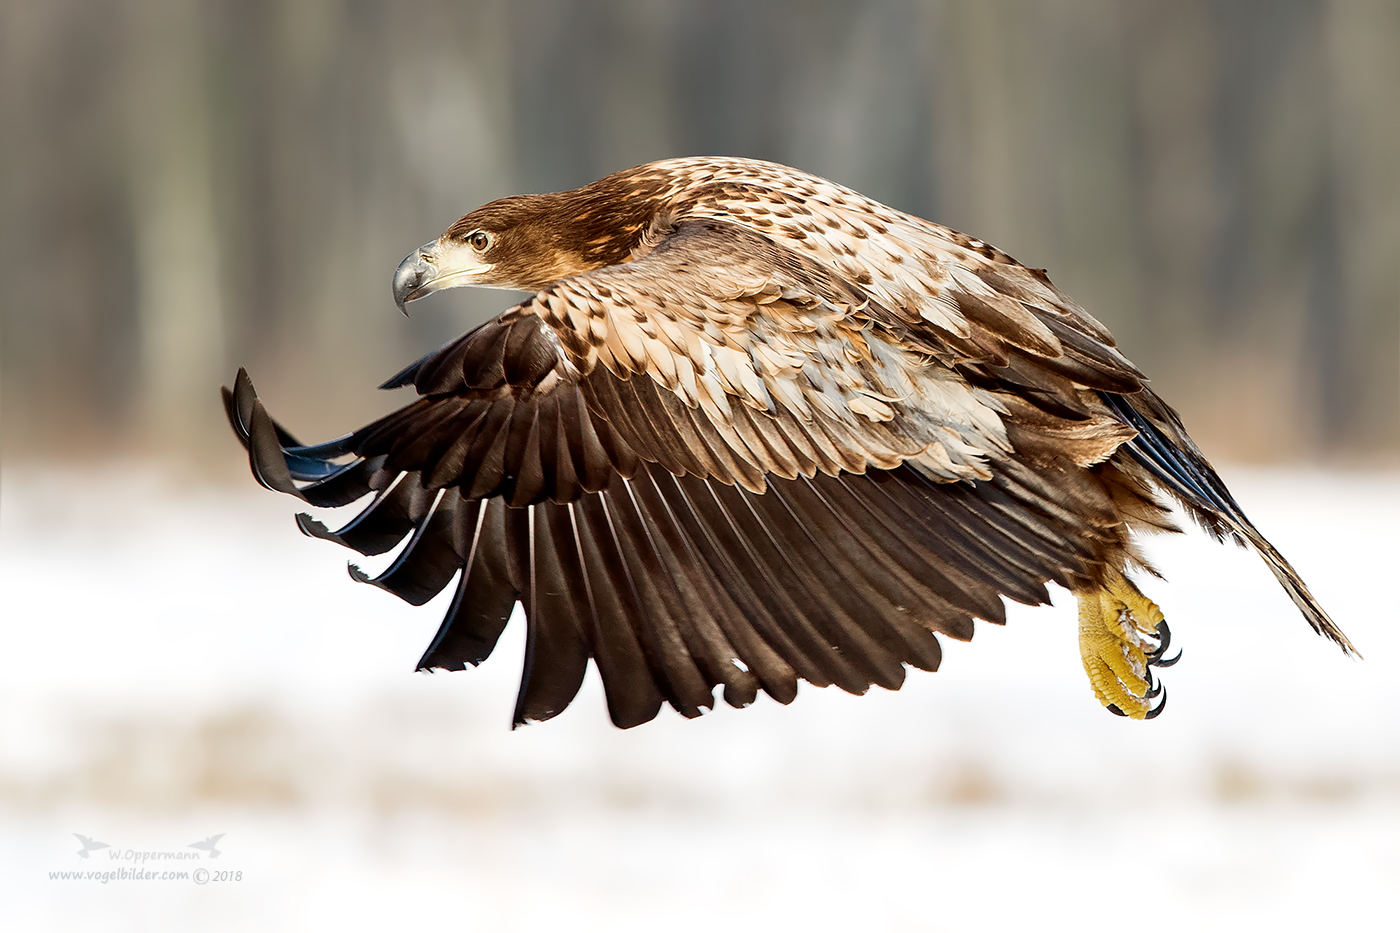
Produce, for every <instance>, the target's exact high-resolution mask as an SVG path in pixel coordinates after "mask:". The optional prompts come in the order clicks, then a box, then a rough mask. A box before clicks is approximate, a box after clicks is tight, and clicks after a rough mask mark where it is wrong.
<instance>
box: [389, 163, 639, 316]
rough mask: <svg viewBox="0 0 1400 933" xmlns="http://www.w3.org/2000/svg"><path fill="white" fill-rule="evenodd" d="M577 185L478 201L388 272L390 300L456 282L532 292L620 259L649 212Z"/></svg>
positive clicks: (401, 303) (404, 300)
mask: <svg viewBox="0 0 1400 933" xmlns="http://www.w3.org/2000/svg"><path fill="white" fill-rule="evenodd" d="M591 188H593V186H589V188H581V189H578V190H576V191H565V192H559V193H554V194H526V195H518V196H515V197H509V198H501V199H500V200H499V201H492V202H491V203H490V204H485V205H482V206H481V207H478V208H477V209H476V210H474V211H472V212H471V213H470V214H467V215H466V216H465V217H463V218H462V219H461V220H459V221H457V222H456V223H455V224H453V225H452V226H450V227H448V228H447V232H446V233H444V234H443V235H442V236H440V237H438V238H437V239H436V240H433V241H432V242H431V243H425V244H424V245H423V246H421V247H419V248H418V249H417V250H414V252H413V253H412V254H411V255H409V256H408V257H407V258H406V259H404V261H403V262H401V263H400V264H399V268H398V270H397V271H396V272H395V273H394V301H395V303H396V304H398V306H399V310H403V307H404V305H405V304H406V303H407V302H410V301H414V300H416V299H418V298H422V297H424V296H425V295H430V294H432V293H433V292H435V291H439V290H441V289H444V288H455V287H456V286H458V285H483V286H487V287H491V288H511V289H518V290H520V291H528V292H533V291H539V290H540V289H542V288H544V287H545V286H547V285H549V284H550V283H551V282H556V281H558V280H559V279H562V278H564V277H566V276H570V275H577V274H579V273H581V272H588V271H590V270H592V269H597V268H601V267H602V266H608V265H613V264H615V263H619V262H625V261H627V260H628V259H629V258H631V256H632V253H633V250H634V249H635V248H636V246H637V245H638V243H639V242H640V241H641V238H642V234H643V232H644V230H645V229H646V226H647V224H648V223H649V222H650V219H651V214H652V213H654V210H653V207H652V205H651V204H649V203H648V202H646V201H645V200H643V201H641V202H640V203H639V202H637V201H633V202H631V203H619V202H618V201H617V200H615V199H613V198H610V197H609V195H610V193H611V192H607V191H598V190H590V189H591Z"/></svg>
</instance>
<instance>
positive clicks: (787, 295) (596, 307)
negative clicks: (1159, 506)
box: [226, 221, 1132, 726]
mask: <svg viewBox="0 0 1400 933" xmlns="http://www.w3.org/2000/svg"><path fill="white" fill-rule="evenodd" d="M908 331H909V328H908V327H904V326H900V325H899V323H898V316H897V312H896V311H895V309H891V308H888V307H884V306H883V305H881V303H880V302H878V301H875V300H873V299H872V298H871V296H870V294H869V293H868V292H866V291H864V290H863V289H861V288H860V287H859V285H858V284H856V283H851V282H849V281H846V280H844V279H843V278H842V277H841V276H839V275H833V274H831V272H830V270H828V269H826V268H825V267H823V266H822V265H820V264H819V263H816V262H814V261H812V260H811V259H809V258H807V257H803V256H801V255H800V254H798V253H796V252H793V251H790V250H787V249H785V248H783V247H781V246H777V245H775V244H774V243H773V242H772V241H771V240H768V239H765V238H764V237H761V236H758V235H755V234H754V233H752V232H751V231H747V230H744V229H743V228H742V227H737V226H734V225H729V224H724V223H722V222H718V221H703V222H695V223H682V224H681V225H679V226H678V227H677V228H676V229H675V230H674V231H673V232H672V233H671V234H670V235H669V236H668V237H666V238H665V239H664V240H663V241H662V242H661V243H660V244H659V245H657V246H656V247H655V248H654V249H653V250H652V252H651V253H650V254H648V255H646V256H645V257H643V258H640V259H638V260H636V261H634V262H631V263H627V264H624V265H621V266H613V267H609V268H606V269H602V270H598V271H596V272H592V273H589V274H586V275H582V276H577V277H573V278H569V279H565V280H562V281H561V282H558V283H556V284H554V285H553V286H551V287H549V288H547V289H545V290H544V291H542V292H540V293H539V294H537V295H535V296H534V297H533V298H532V299H530V300H529V301H527V302H525V303H524V304H522V305H520V306H519V307H517V308H515V309H512V311H510V312H507V313H506V314H505V315H502V316H501V317H500V318H498V319H496V320H494V321H492V322H489V323H487V324H486V325H483V326H482V327H480V328H478V329H477V330H475V331H473V332H471V333H469V334H467V335H466V336H464V337H462V338H460V339H458V340H456V341H454V342H452V343H450V344H448V345H447V346H445V347H443V348H442V349H441V350H439V351H437V352H435V353H433V354H430V355H429V356H427V357H425V358H424V359H422V360H420V361H419V362H418V363H416V364H414V365H413V366H411V367H409V368H408V369H407V370H405V371H404V372H402V373H400V374H399V375H398V376H396V377H395V378H394V379H393V380H390V383H388V385H390V386H395V385H408V384H410V383H411V384H413V385H414V386H415V387H416V388H417V390H418V392H419V393H420V396H421V397H420V398H419V399H418V400H417V401H415V402H413V403H411V404H410V405H408V406H406V407H404V408H402V409H400V410H399V411H397V412H394V413H393V414H390V415H388V416H386V417H385V418H382V419H380V420H379V421H377V422H374V423H373V424H370V425H368V426H367V427H365V428H363V429H361V430H359V431H357V432H355V433H354V434H351V435H347V436H346V437H344V438H341V439H339V440H337V441H333V442H331V443H329V444H323V445H317V446H312V447H307V446H302V445H300V444H298V443H297V442H296V440H295V439H294V438H292V437H291V436H290V435H289V434H287V433H286V432H285V431H284V430H282V429H281V428H280V427H278V426H277V425H276V424H275V423H274V422H273V421H272V420H271V419H270V418H269V417H268V415H267V414H266V412H265V411H264V410H263V408H262V405H261V403H260V402H258V401H257V399H256V396H255V394H254V393H253V391H252V386H251V384H250V383H249V382H248V380H247V377H246V375H243V374H241V373H240V378H239V381H238V383H237V385H236V387H235V390H234V391H233V392H232V393H227V395H226V401H227V404H228V410H229V417H230V420H231V422H232V423H233V424H234V427H235V430H236V431H238V433H239V435H240V437H242V438H243V439H244V442H245V444H246V445H247V446H248V448H249V451H250V460H251V462H252V465H253V470H254V472H255V474H256V475H257V476H258V478H259V479H260V481H262V482H263V483H264V484H265V485H267V486H269V487H271V488H274V489H279V490H281V491H284V492H288V493H292V494H294V495H297V496H300V497H301V498H303V499H305V500H306V501H308V502H310V503H312V504H314V505H342V504H347V503H349V502H351V501H353V500H355V499H356V498H359V497H361V496H364V495H366V494H368V493H370V492H373V493H374V498H373V499H372V501H371V502H370V504H369V505H368V506H367V507H366V508H365V509H364V510H363V511H362V512H361V514H360V515H359V516H358V517H357V518H355V519H354V520H353V521H351V522H350V523H349V524H347V525H346V526H345V527H343V528H341V529H339V530H337V531H334V532H332V531H329V530H327V529H325V528H324V527H322V526H321V525H320V524H319V523H317V522H315V521H314V520H312V519H310V518H308V517H305V516H303V517H302V518H301V523H302V527H303V529H304V530H306V531H307V533H309V534H313V535H316V536H318V537H325V538H329V539H331V540H335V541H338V542H340V543H342V544H345V545H347V546H349V547H351V548H354V549H356V550H359V551H361V552H362V553H367V554H370V553H382V552H384V551H387V550H389V549H391V548H392V547H394V546H395V545H396V544H399V543H400V542H401V541H402V540H403V539H404V538H405V537H406V536H409V535H412V538H411V540H410V541H409V543H408V545H407V546H406V547H405V549H404V550H403V551H402V553H401V554H400V555H399V556H398V558H397V559H396V560H395V561H394V562H393V564H392V565H391V566H390V567H389V569H388V570H386V571H385V572H384V573H383V574H381V575H380V576H379V577H377V578H375V579H374V580H373V581H371V582H374V583H376V584H378V585H379V586H382V587H384V588H386V589H388V590H390V591H392V592H395V593H397V594H398V595H400V596H402V597H403V598H405V599H407V600H409V601H410V602H414V603H421V602H424V601H426V600H427V599H428V598H430V597H431V596H432V595H434V594H435V593H437V592H439V591H440V590H441V589H442V588H443V587H444V586H446V585H447V584H448V583H449V582H450V580H451V578H452V577H453V575H454V574H457V573H458V571H459V569H462V568H465V569H462V572H461V573H460V575H459V580H458V585H457V591H456V596H455V598H454V600H453V602H452V605H451V607H450V609H449V610H448V613H447V616H446V618H445V619H444V621H443V624H442V626H441V628H440V630H439V632H438V634H437V636H436V638H435V639H434V642H433V644H432V645H431V646H430V647H429V649H428V651H427V653H426V654H425V655H424V657H423V659H422V661H421V662H420V666H421V667H424V668H433V667H438V668H455V669H460V668H461V667H463V666H464V665H466V664H476V663H479V662H480V661H481V660H483V659H484V658H485V657H486V656H487V655H488V654H489V653H490V651H491V650H492V648H493V646H494V644H495V642H496V639H497V637H498V636H499V634H500V632H501V630H502V628H503V627H504V625H505V622H506V619H507V617H508V616H509V614H510V612H511V609H512V607H513V606H514V603H515V602H516V601H517V599H518V600H519V601H520V602H522V604H523V605H524V609H525V613H526V617H527V621H528V640H527V646H528V647H527V653H526V660H525V671H524V676H523V678H522V683H521V689H520V694H519V699H518V703H517V709H516V719H517V722H523V721H526V720H538V719H545V718H548V717H550V716H553V715H555V714H557V713H559V712H560V711H561V710H563V708H564V707H565V706H566V705H567V704H568V702H569V701H570V700H571V699H572V698H573V696H574V695H575V693H576V692H577V690H578V688H579V685H580V683H581V681H582V678H583V674H584V670H585V667H586V664H587V660H588V658H589V657H593V658H594V659H595V662H596V663H597V665H598V667H599V670H600V673H601V675H602V679H603V684H604V688H605V690H606V693H607V697H608V704H609V709H610V712H611V714H612V717H613V720H614V721H615V722H616V723H617V724H618V725H620V726H631V725H636V724H638V723H641V722H645V721H647V720H649V719H651V718H652V717H653V716H655V714H656V712H657V709H658V707H659V705H660V703H661V701H662V700H663V699H664V700H666V701H669V702H670V703H671V704H672V705H673V706H674V707H675V708H676V709H677V710H679V711H680V712H682V713H683V714H685V715H687V716H691V715H697V714H698V713H699V712H701V711H702V709H704V708H708V707H710V706H712V705H713V702H714V701H713V690H714V688H715V687H716V686H718V685H723V687H724V695H725V698H726V700H728V701H729V702H730V703H732V704H734V705H745V704H747V703H748V702H751V701H752V700H753V698H754V696H755V695H756V692H757V690H758V689H759V688H760V687H761V688H762V689H764V690H765V691H766V692H768V693H769V694H770V695H772V696H773V697H774V698H776V699H778V700H779V701H780V702H788V701H790V700H791V699H792V698H793V696H794V695H795V692H796V679H797V678H798V677H801V678H804V679H806V680H808V681H810V682H812V683H815V684H818V685H826V684H831V683H835V684H838V685H840V686H841V687H843V688H844V689H847V690H850V691H852V692H863V691H865V690H866V689H868V687H869V686H870V685H871V684H879V685H881V686H885V687H889V688H894V687H897V686H899V684H900V683H901V682H902V680H903V676H904V667H903V665H904V664H912V665H915V666H917V667H920V668H923V669H928V670H932V669H934V668H936V667H937V666H938V663H939V659H940V648H939V645H938V641H937V639H936V638H935V636H934V634H933V633H934V632H942V633H945V634H949V635H952V636H953V637H956V638H961V639H966V638H969V637H971V635H972V620H973V619H974V618H982V619H986V620H990V621H994V622H1001V621H1003V619H1004V609H1003V606H1002V603H1001V599H1000V597H1001V596H1007V597H1010V598H1012V599H1016V600H1018V601H1022V602H1027V603H1039V602H1044V601H1046V598H1047V594H1046V590H1045V588H1044V583H1045V582H1046V581H1056V582H1059V583H1062V584H1064V585H1067V586H1082V585H1084V584H1085V583H1086V582H1087V581H1090V580H1092V579H1094V578H1095V577H1096V576H1097V575H1098V573H1099V571H1100V564H1101V562H1102V559H1103V554H1104V553H1105V548H1107V547H1110V546H1121V544H1122V537H1123V534H1124V531H1123V529H1122V525H1121V522H1120V520H1119V517H1118V514H1117V512H1116V511H1115V508H1114V505H1113V503H1112V502H1111V500H1110V499H1109V497H1108V494H1107V493H1106V492H1105V491H1104V488H1103V486H1102V484H1100V483H1098V482H1097V481H1096V480H1094V479H1092V478H1091V477H1090V476H1089V474H1088V473H1087V472H1086V471H1084V470H1083V469H1080V467H1083V466H1085V465H1088V464H1092V463H1096V462H1099V461H1101V460H1102V459H1103V458H1105V457H1107V456H1108V455H1109V454H1111V453H1112V451H1113V450H1115V449H1116V448H1117V447H1118V446H1119V445H1120V444H1122V443H1123V441H1124V440H1126V439H1127V438H1128V437H1131V436H1132V431H1131V429H1128V428H1125V427H1124V426H1123V425H1122V424H1121V422H1119V421H1117V420H1116V419H1113V418H1112V417H1108V416H1105V415H1102V414H1101V413H1100V412H1098V411H1078V410H1076V411H1074V412H1071V413H1068V414H1064V413H1061V414H1056V413H1055V411H1054V409H1055V407H1056V406H1055V405H1054V404H1047V405H1038V404H1037V403H1036V402H1035V397H1036V396H1035V393H1036V392H1037V391H1040V390H1039V389H1038V388H1037V387H1036V386H1029V387H1023V388H1026V389H1027V391H1025V392H1022V391H1020V388H1018V387H1017V385H1016V384H1015V383H1010V382H1006V381H1005V380H1002V381H1001V382H998V381H997V380H995V379H992V378H991V377H988V379H987V380H986V381H987V385H986V386H977V385H971V384H969V383H968V381H967V379H966V377H965V376H964V375H963V374H962V373H961V372H959V371H958V370H959V368H962V367H965V366H968V365H983V364H987V363H989V362H990V363H998V362H999V360H1000V356H999V355H998V351H997V346H1000V345H1002V344H1001V343H996V344H994V345H993V346H992V347H991V349H984V350H982V351H980V354H979V355H974V354H970V353H967V352H964V351H962V350H960V349H958V348H956V347H954V346H952V345H951V344H949V343H946V342H939V341H938V340H936V339H935V338H936V337H937V335H936V334H935V333H934V332H932V331H930V332H928V333H924V334H921V335H916V336H914V337H911V336H910V334H909V333H908ZM989 333H992V331H989ZM1009 339H1010V338H1007V337H1006V335H1005V334H1000V335H999V336H997V341H1005V340H1009ZM989 342H990V341H989ZM1013 345H1014V344H1013ZM1027 352H1029V353H1032V354H1035V353H1036V352H1037V351H1035V350H1028V351H1027ZM978 356H980V357H981V358H980V359H979V358H978ZM1043 381H1044V380H1042V382H1043ZM1074 398H1075V399H1076V400H1079V401H1078V402H1077V404H1079V405H1080V407H1081V408H1083V407H1084V405H1085V404H1086V403H1083V401H1082V399H1080V397H1079V395H1075V396H1074ZM1090 407H1092V406H1090ZM1099 407H1100V409H1102V406H1101V405H1100V406H1099ZM1037 438H1038V439H1039V441H1038V443H1032V441H1033V440H1034V439H1037ZM1021 446H1026V447H1027V449H1032V450H1033V453H1032V455H1031V456H1029V457H1027V458H1021V457H1019V456H1018V453H1019V450H1020V447H1021ZM1061 450H1063V451H1067V452H1059V451H1061Z"/></svg>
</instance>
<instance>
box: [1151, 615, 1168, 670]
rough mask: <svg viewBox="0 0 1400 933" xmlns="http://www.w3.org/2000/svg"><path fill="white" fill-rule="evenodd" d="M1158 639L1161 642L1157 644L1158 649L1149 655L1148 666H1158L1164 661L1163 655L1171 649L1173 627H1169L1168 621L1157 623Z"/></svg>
mask: <svg viewBox="0 0 1400 933" xmlns="http://www.w3.org/2000/svg"><path fill="white" fill-rule="evenodd" d="M1157 637H1158V638H1160V639H1161V641H1159V642H1157V647H1156V648H1154V649H1152V651H1150V652H1149V653H1148V655H1147V663H1148V664H1156V663H1157V662H1158V661H1160V660H1161V659H1162V655H1164V654H1166V653H1167V649H1168V648H1170V647H1171V643H1172V630H1171V626H1169V625H1167V620H1166V619H1163V620H1162V621H1161V622H1158V623H1157Z"/></svg>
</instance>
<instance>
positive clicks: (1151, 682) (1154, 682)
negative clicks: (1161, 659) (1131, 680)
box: [1142, 667, 1166, 700]
mask: <svg viewBox="0 0 1400 933" xmlns="http://www.w3.org/2000/svg"><path fill="white" fill-rule="evenodd" d="M1164 690H1166V688H1165V687H1163V686H1162V682H1161V681H1160V680H1158V679H1157V678H1155V677H1153V676H1152V668H1150V667H1149V668H1148V669H1147V692H1146V693H1144V694H1143V695H1142V698H1143V699H1144V700H1151V699H1153V698H1154V697H1156V696H1158V695H1159V694H1161V693H1162V692H1163V691H1164Z"/></svg>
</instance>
